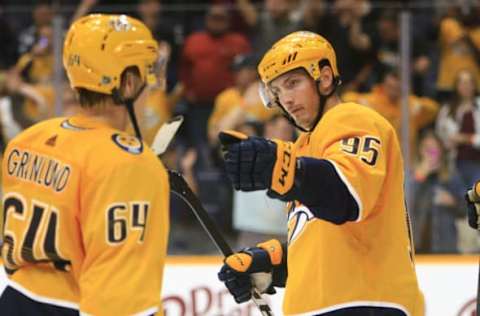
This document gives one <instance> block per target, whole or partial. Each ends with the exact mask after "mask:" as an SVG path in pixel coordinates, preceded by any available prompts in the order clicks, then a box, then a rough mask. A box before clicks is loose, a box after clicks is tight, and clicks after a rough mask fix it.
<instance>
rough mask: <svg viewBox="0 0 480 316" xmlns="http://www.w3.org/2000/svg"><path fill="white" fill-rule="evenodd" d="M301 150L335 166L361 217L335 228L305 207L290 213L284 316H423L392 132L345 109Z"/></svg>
mask: <svg viewBox="0 0 480 316" xmlns="http://www.w3.org/2000/svg"><path fill="white" fill-rule="evenodd" d="M295 146H296V150H297V156H299V157H301V156H304V157H313V158H318V159H326V160H328V161H330V162H331V163H332V164H333V166H334V167H335V169H336V172H337V173H338V175H339V176H340V178H341V179H342V181H343V182H344V183H345V185H346V187H347V188H348V190H349V191H350V193H351V195H352V196H353V197H354V199H355V200H356V202H357V204H358V207H359V216H358V219H357V220H356V221H355V222H347V223H345V224H342V225H335V224H333V223H330V222H328V221H325V220H322V219H319V218H316V217H314V216H313V214H312V212H311V211H310V210H309V209H308V207H306V206H305V205H302V204H300V203H298V202H297V203H295V204H294V205H293V206H292V208H291V210H290V212H289V215H288V226H289V232H288V233H289V237H288V260H287V262H288V279H287V283H286V288H285V297H284V305H283V310H284V313H285V315H317V314H322V313H326V312H329V311H334V310H337V309H341V308H346V307H354V306H384V307H391V308H396V309H399V310H402V311H404V312H405V314H406V315H409V316H420V315H423V309H424V308H423V295H422V294H421V292H420V290H419V288H418V284H417V278H416V274H415V265H414V261H413V256H414V254H413V246H412V244H411V239H410V238H409V235H410V228H409V226H410V225H409V221H408V214H407V211H406V208H405V204H404V192H403V181H404V179H403V161H402V156H401V152H400V147H399V143H398V139H397V137H396V136H395V130H394V129H393V127H392V126H391V125H390V124H389V123H388V122H387V121H386V120H385V119H384V118H383V117H382V116H381V115H380V114H378V113H376V112H375V111H373V110H372V109H369V108H367V107H365V106H361V105H358V104H356V103H342V104H339V105H337V106H335V107H333V108H332V109H330V110H329V111H328V112H326V113H325V114H324V116H323V118H322V119H321V120H320V122H319V123H318V125H317V126H316V127H315V129H314V130H313V131H312V132H311V133H304V134H302V135H301V136H300V137H299V139H298V140H297V142H296V144H295ZM307 176H308V175H307ZM320 181H321V180H320Z"/></svg>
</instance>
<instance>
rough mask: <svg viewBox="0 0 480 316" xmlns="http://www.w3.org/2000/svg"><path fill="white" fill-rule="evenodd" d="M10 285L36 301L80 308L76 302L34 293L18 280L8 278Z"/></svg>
mask: <svg viewBox="0 0 480 316" xmlns="http://www.w3.org/2000/svg"><path fill="white" fill-rule="evenodd" d="M8 285H9V286H11V287H12V288H14V289H15V290H17V291H18V292H20V293H22V294H23V295H25V296H26V297H28V298H30V299H32V300H34V301H37V302H40V303H45V304H50V305H55V306H60V307H65V308H70V309H75V310H78V309H79V306H78V304H76V303H73V302H68V301H64V300H59V299H55V298H48V297H45V296H42V295H38V294H35V293H32V292H31V291H29V290H27V289H26V288H24V287H23V286H22V285H20V284H18V283H17V282H15V281H13V280H11V279H9V280H8Z"/></svg>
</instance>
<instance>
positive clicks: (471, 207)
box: [466, 180, 480, 230]
mask: <svg viewBox="0 0 480 316" xmlns="http://www.w3.org/2000/svg"><path fill="white" fill-rule="evenodd" d="M466 199H467V204H468V212H467V218H468V225H469V226H470V227H471V228H473V229H477V230H480V180H479V181H477V182H475V183H474V184H473V186H472V188H471V189H469V190H468V191H467V194H466Z"/></svg>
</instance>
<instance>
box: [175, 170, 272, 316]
mask: <svg viewBox="0 0 480 316" xmlns="http://www.w3.org/2000/svg"><path fill="white" fill-rule="evenodd" d="M168 175H169V179H170V190H171V191H172V192H173V193H174V194H176V195H177V196H178V197H180V198H181V199H182V200H183V201H185V203H187V204H188V206H189V207H190V209H191V210H192V211H193V213H194V214H195V216H196V217H197V219H198V221H199V222H200V224H201V225H202V227H203V229H204V230H205V231H206V232H207V234H208V236H209V237H210V239H211V240H212V241H213V243H214V244H215V246H217V248H218V250H220V252H221V253H222V254H223V255H224V256H225V257H228V256H230V255H231V254H233V251H232V248H231V247H230V245H229V244H228V243H227V241H226V240H225V238H223V236H222V234H221V233H220V231H219V229H218V227H217V225H216V224H215V223H214V222H213V221H212V219H211V218H210V216H209V215H208V213H207V210H205V208H204V207H203V205H202V203H201V202H200V200H199V199H198V197H197V196H196V195H195V193H193V191H192V189H190V187H189V185H188V184H187V182H185V179H184V178H183V176H182V175H181V174H180V173H178V172H176V171H173V170H168ZM252 300H253V302H254V303H255V305H257V307H258V309H259V310H260V313H261V314H262V315H263V316H273V312H272V309H271V308H270V306H269V305H268V304H267V303H266V302H265V301H264V299H263V298H262V295H261V294H260V292H258V290H257V289H255V288H254V289H253V290H252Z"/></svg>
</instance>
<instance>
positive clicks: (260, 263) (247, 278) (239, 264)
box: [218, 239, 283, 303]
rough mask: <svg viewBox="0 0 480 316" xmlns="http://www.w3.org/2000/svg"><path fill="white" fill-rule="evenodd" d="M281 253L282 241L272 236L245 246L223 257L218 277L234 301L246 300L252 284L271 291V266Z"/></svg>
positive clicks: (248, 298) (249, 296)
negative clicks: (255, 245) (254, 244)
mask: <svg viewBox="0 0 480 316" xmlns="http://www.w3.org/2000/svg"><path fill="white" fill-rule="evenodd" d="M282 255H283V250H282V245H281V244H280V242H279V241H278V240H275V239H272V240H269V241H267V242H264V243H261V244H258V245H257V247H253V248H246V249H244V250H242V251H240V252H237V253H234V254H232V255H230V256H228V257H227V258H225V260H224V264H223V266H222V268H221V269H220V272H219V273H218V278H219V280H220V281H222V282H224V283H225V286H226V287H227V289H228V291H229V292H230V294H232V296H233V298H234V299H235V302H237V303H243V302H246V301H248V300H250V298H251V297H252V289H253V287H255V288H257V289H258V290H259V291H260V293H267V294H275V293H276V292H275V289H274V288H273V286H272V269H273V266H275V265H279V264H281V262H282Z"/></svg>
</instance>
